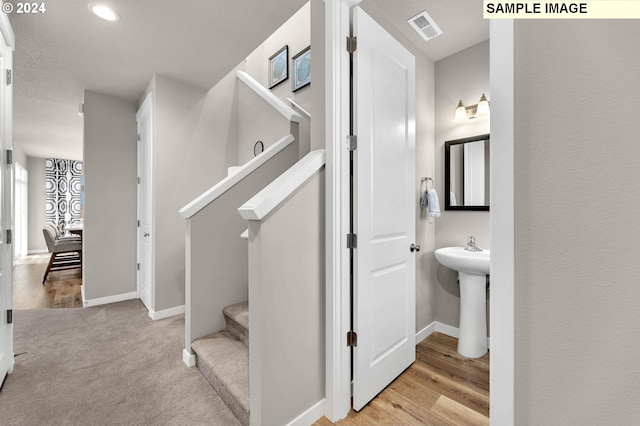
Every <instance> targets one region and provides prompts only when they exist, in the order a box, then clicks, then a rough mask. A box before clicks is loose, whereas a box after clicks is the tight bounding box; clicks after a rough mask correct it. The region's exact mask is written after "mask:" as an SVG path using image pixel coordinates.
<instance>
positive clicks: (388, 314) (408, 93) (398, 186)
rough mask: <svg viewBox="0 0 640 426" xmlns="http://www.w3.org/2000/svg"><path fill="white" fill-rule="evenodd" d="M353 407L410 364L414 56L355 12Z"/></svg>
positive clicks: (412, 341)
mask: <svg viewBox="0 0 640 426" xmlns="http://www.w3.org/2000/svg"><path fill="white" fill-rule="evenodd" d="M353 34H354V36H356V37H357V44H358V45H357V50H356V52H355V54H354V60H353V67H354V69H353V79H354V81H353V84H354V92H353V93H354V99H353V103H354V116H353V120H354V130H355V134H357V136H358V144H357V149H356V151H355V157H356V159H355V163H354V167H355V171H354V179H355V183H354V230H355V233H356V235H357V248H356V249H355V250H354V296H353V309H354V312H353V327H354V331H355V332H356V333H357V335H358V341H357V345H356V346H355V348H354V349H353V350H354V354H353V386H354V388H353V408H354V409H356V410H359V409H361V408H362V407H364V406H365V405H366V404H367V403H368V402H369V401H370V400H371V399H372V398H373V397H374V396H376V395H377V394H378V393H379V392H380V391H381V390H382V389H384V388H385V387H386V386H387V385H388V384H389V383H391V382H392V381H393V380H394V379H395V378H396V377H397V376H398V375H399V374H400V373H402V371H404V370H405V369H406V368H407V367H408V366H410V365H411V364H412V363H413V361H414V360H415V274H416V269H415V252H413V251H412V250H411V249H410V247H411V244H413V243H414V242H415V240H414V239H415V216H416V200H415V198H416V195H415V194H416V192H415V179H416V178H415V172H414V170H415V158H414V151H415V95H414V87H415V58H414V57H413V55H412V54H411V53H409V51H407V49H405V48H404V47H403V46H402V45H401V44H400V43H398V42H397V41H396V40H395V39H394V38H393V37H391V35H389V34H388V33H387V32H386V31H385V30H384V29H382V27H380V26H379V25H378V24H377V23H376V22H375V21H374V20H373V19H372V18H371V17H369V16H368V15H367V14H366V13H364V12H363V11H362V10H361V9H359V8H358V7H356V8H355V9H354V19H353Z"/></svg>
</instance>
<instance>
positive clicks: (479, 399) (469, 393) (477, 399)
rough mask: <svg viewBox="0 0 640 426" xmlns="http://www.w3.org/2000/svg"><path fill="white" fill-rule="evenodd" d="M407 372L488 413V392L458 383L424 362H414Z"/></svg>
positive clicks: (478, 410) (432, 386)
mask: <svg viewBox="0 0 640 426" xmlns="http://www.w3.org/2000/svg"><path fill="white" fill-rule="evenodd" d="M407 372H408V373H410V374H412V375H414V376H415V378H416V379H418V380H424V381H426V382H427V383H429V384H428V386H429V387H430V388H432V389H434V390H436V391H437V392H439V393H440V394H442V395H445V396H447V397H449V398H451V399H453V400H454V401H457V402H459V403H460V404H463V405H466V406H467V407H469V408H472V409H474V410H476V411H477V412H479V413H480V414H483V415H485V416H488V415H489V392H486V391H482V390H477V389H472V388H469V387H467V386H465V385H464V384H463V383H458V382H456V381H455V380H454V379H452V378H450V377H447V376H444V375H442V374H440V373H438V372H437V371H435V370H433V369H432V368H430V367H429V366H428V365H426V364H424V363H414V364H413V365H412V366H411V367H410V368H409V370H407Z"/></svg>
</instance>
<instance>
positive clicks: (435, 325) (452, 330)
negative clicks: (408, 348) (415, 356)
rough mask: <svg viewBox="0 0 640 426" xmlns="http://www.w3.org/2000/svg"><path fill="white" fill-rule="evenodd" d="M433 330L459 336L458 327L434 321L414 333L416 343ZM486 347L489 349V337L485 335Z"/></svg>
mask: <svg viewBox="0 0 640 426" xmlns="http://www.w3.org/2000/svg"><path fill="white" fill-rule="evenodd" d="M435 331H437V332H438V333H442V334H446V335H447V336H449V337H455V338H456V339H458V338H459V337H460V329H459V328H458V327H454V326H452V325H448V324H444V323H442V322H440V321H434V322H432V323H431V324H429V325H428V326H426V327H425V328H423V329H422V330H420V331H418V332H417V333H416V345H417V344H418V343H420V342H422V341H423V340H424V339H426V338H427V337H429V335H430V334H431V333H433V332H435ZM487 348H489V349H491V338H489V337H487Z"/></svg>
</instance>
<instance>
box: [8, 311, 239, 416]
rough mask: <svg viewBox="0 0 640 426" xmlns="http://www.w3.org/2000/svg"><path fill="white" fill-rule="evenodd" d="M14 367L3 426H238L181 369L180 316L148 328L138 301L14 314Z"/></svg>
mask: <svg viewBox="0 0 640 426" xmlns="http://www.w3.org/2000/svg"><path fill="white" fill-rule="evenodd" d="M14 342H15V345H14V352H15V354H16V357H15V361H16V365H15V368H14V370H13V374H10V375H9V376H8V377H7V379H6V380H5V384H4V387H3V389H2V391H0V424H2V425H71V424H78V425H205V424H206V425H239V424H240V423H239V422H238V420H237V419H236V418H235V417H234V416H233V414H232V413H231V411H230V410H229V409H228V408H227V406H226V405H225V404H224V402H223V401H222V400H221V399H220V397H219V396H218V395H217V394H216V393H215V391H214V390H213V388H211V386H210V385H209V383H207V381H206V380H205V378H204V377H203V376H202V375H201V374H200V372H199V371H198V370H197V369H196V368H187V367H186V366H185V365H184V364H183V362H182V347H183V342H184V316H182V315H180V316H176V317H172V318H167V319H164V320H159V321H152V320H151V319H150V318H149V316H148V314H147V310H146V309H145V308H144V306H143V305H142V304H141V303H140V301H138V300H135V301H127V302H121V303H114V304H111V305H104V306H98V307H93V308H85V309H48V310H16V311H14Z"/></svg>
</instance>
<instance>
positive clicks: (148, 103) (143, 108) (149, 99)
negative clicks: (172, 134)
mask: <svg viewBox="0 0 640 426" xmlns="http://www.w3.org/2000/svg"><path fill="white" fill-rule="evenodd" d="M153 108H154V104H153V92H149V93H148V94H147V95H146V97H145V98H144V100H143V101H142V104H141V105H140V108H139V109H138V112H137V113H136V123H139V122H140V118H141V117H142V116H143V115H147V116H148V117H149V132H150V143H149V146H148V151H147V155H148V156H149V163H148V164H149V167H148V170H146V173H147V176H140V175H139V174H140V161H142V160H141V159H140V158H138V159H137V173H138V178H139V179H141V180H145V179H146V180H147V181H148V182H149V186H148V190H149V194H148V195H149V206H148V208H149V209H150V215H151V218H150V221H151V223H150V234H151V243H150V246H149V247H150V250H151V253H150V254H149V257H150V258H151V262H150V265H148V268H150V270H149V281H150V283H149V287H150V288H149V291H150V295H149V299H150V300H149V304H150V306H148V307H147V308H148V310H149V316H150V317H151V318H153V319H156V318H155V317H154V315H155V266H154V265H155V245H154V244H153V238H154V236H155V211H154V208H153V198H154V197H153V137H154V132H153V129H154V119H155V117H154V111H153ZM139 144H140V141H138V146H137V148H136V153H137V155H138V156H139V155H140V146H139ZM136 194H137V195H136V197H137V203H136V205H137V212H136V216H137V217H138V220H140V203H141V200H140V182H139V183H138V190H137V191H136ZM141 245H142V244H141V236H140V226H138V227H137V228H136V253H137V262H140V261H141V256H142V253H141ZM140 272H141V271H140V269H138V271H137V272H136V292H137V293H138V298H141V297H140V295H141V291H140V287H141V286H140V275H141V273H140Z"/></svg>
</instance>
